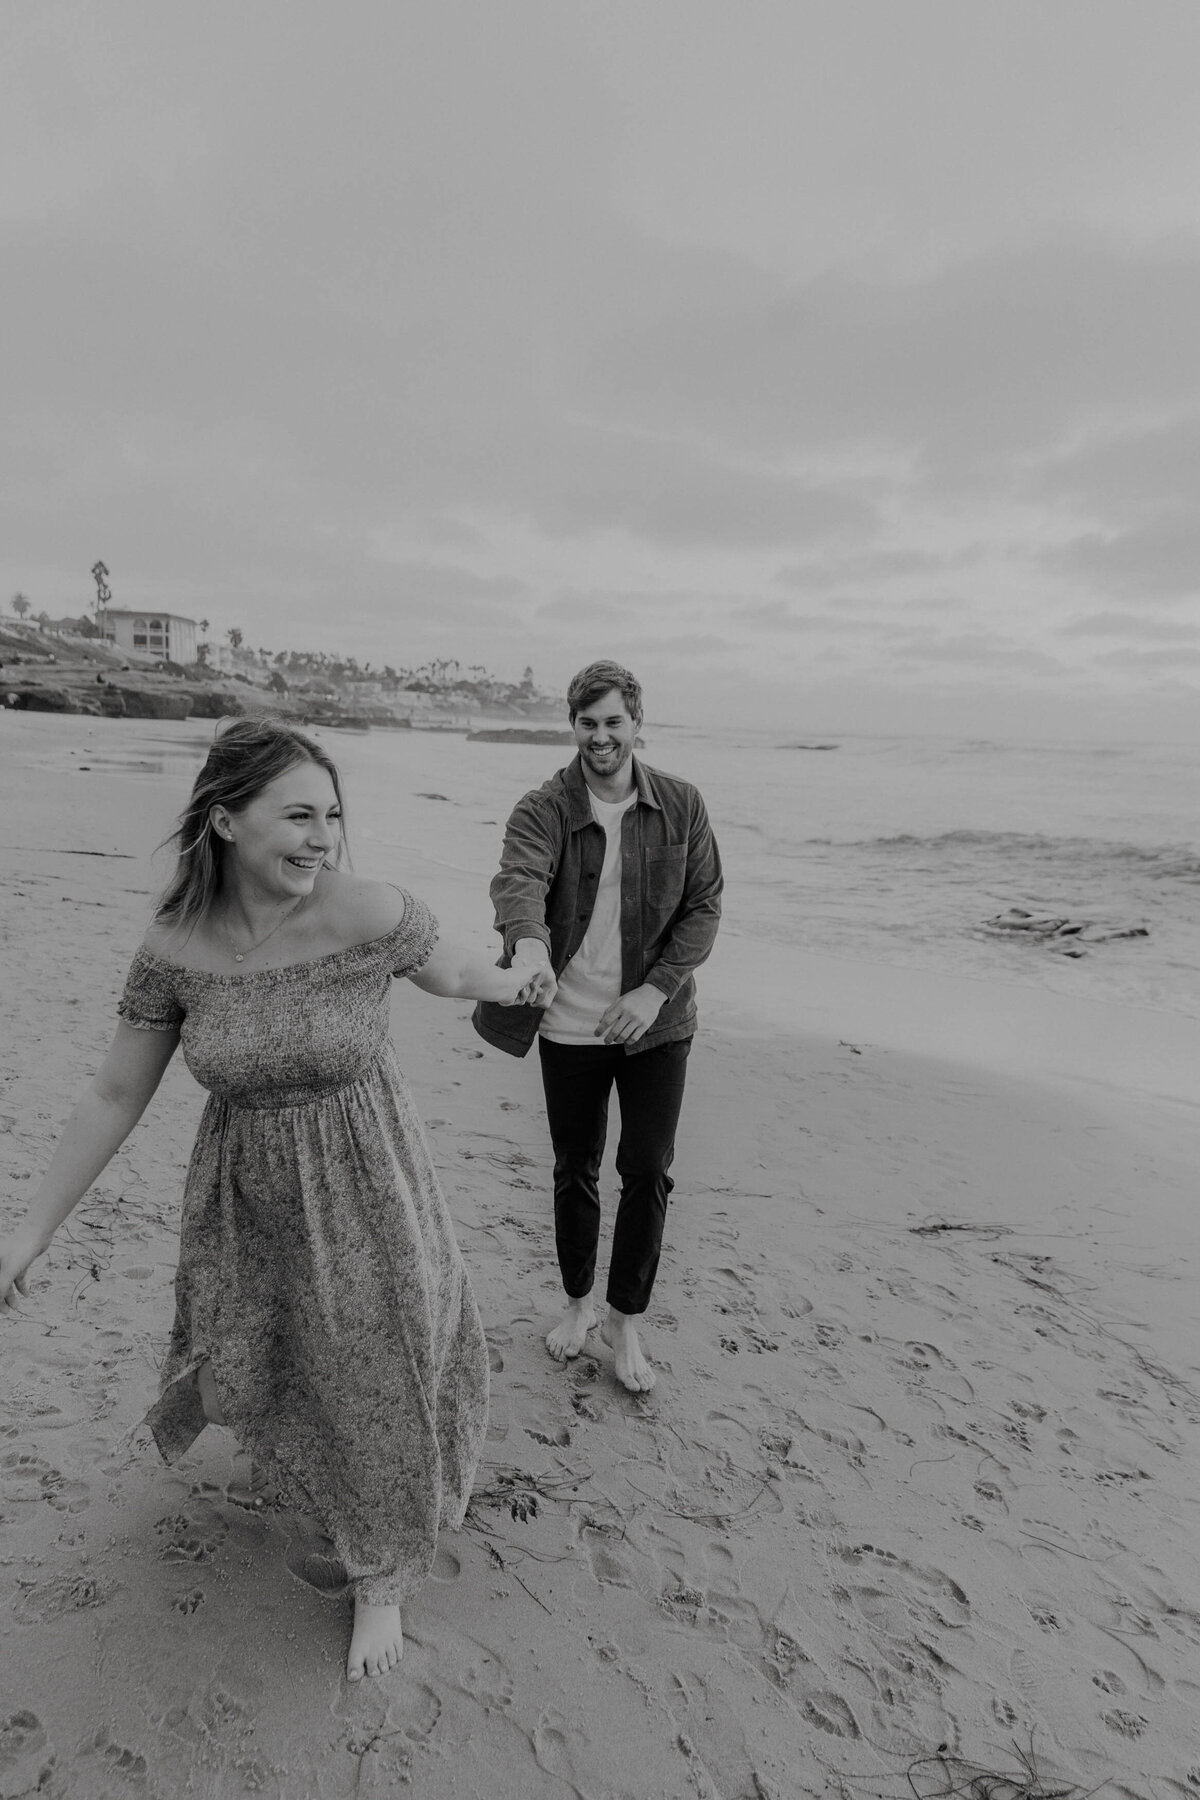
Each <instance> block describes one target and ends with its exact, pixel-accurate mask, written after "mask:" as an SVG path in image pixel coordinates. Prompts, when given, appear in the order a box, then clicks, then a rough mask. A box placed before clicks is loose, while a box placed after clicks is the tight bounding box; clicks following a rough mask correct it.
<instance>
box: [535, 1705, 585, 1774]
mask: <svg viewBox="0 0 1200 1800" xmlns="http://www.w3.org/2000/svg"><path fill="white" fill-rule="evenodd" d="M529 1741H530V1743H531V1744H532V1746H533V1753H534V1756H535V1757H536V1758H537V1763H538V1767H539V1768H540V1769H545V1771H546V1773H547V1774H548V1775H557V1776H558V1778H559V1780H560V1781H565V1782H566V1783H567V1784H568V1786H569V1787H570V1788H571V1789H572V1791H573V1792H576V1791H578V1790H577V1789H576V1786H575V1765H574V1762H573V1760H572V1756H571V1751H572V1748H573V1747H578V1748H580V1749H582V1750H586V1749H587V1747H588V1742H587V1739H586V1738H585V1737H584V1735H583V1733H582V1732H580V1731H577V1730H576V1729H575V1727H574V1726H573V1725H571V1724H570V1723H569V1721H568V1720H567V1719H565V1718H564V1717H563V1715H562V1714H561V1713H559V1712H544V1713H543V1714H542V1716H541V1718H540V1719H539V1720H538V1722H537V1724H536V1725H535V1726H534V1728H533V1730H532V1732H531V1733H530V1734H529Z"/></svg>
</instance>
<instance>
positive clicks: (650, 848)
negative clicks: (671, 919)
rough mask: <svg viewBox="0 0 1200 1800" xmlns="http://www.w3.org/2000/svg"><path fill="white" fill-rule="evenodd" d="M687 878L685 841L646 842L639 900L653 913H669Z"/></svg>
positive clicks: (678, 899) (678, 900)
mask: <svg viewBox="0 0 1200 1800" xmlns="http://www.w3.org/2000/svg"><path fill="white" fill-rule="evenodd" d="M686 879H687V845H686V844H647V845H646V847H645V848H644V849H643V851H642V900H643V902H644V904H645V905H646V907H647V908H649V910H650V911H651V912H654V913H673V912H674V911H675V909H676V907H677V906H678V905H679V903H680V901H681V900H682V899H683V889H684V883H685V881H686Z"/></svg>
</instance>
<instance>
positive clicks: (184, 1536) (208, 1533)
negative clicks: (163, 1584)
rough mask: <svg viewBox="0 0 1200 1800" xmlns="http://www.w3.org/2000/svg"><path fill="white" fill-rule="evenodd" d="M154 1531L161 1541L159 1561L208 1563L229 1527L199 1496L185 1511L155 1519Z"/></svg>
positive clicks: (208, 1501)
mask: <svg viewBox="0 0 1200 1800" xmlns="http://www.w3.org/2000/svg"><path fill="white" fill-rule="evenodd" d="M154 1529H155V1531H156V1532H157V1533H158V1534H159V1536H160V1537H161V1538H162V1539H163V1542H162V1544H161V1546H160V1548H159V1552H158V1556H159V1561H160V1562H173V1563H185V1562H186V1563H200V1562H208V1561H210V1559H211V1558H212V1557H213V1556H215V1554H216V1552H217V1550H218V1548H219V1547H220V1545H221V1544H222V1543H223V1541H224V1539H225V1538H226V1537H227V1536H228V1535H229V1526H228V1525H227V1524H226V1522H225V1520H224V1519H223V1518H222V1517H221V1515H220V1513H219V1512H218V1511H217V1509H216V1507H215V1506H214V1505H213V1504H212V1502H211V1501H210V1500H206V1499H204V1498H202V1497H200V1498H193V1499H192V1500H191V1501H190V1502H189V1504H188V1506H187V1507H186V1509H185V1510H182V1511H180V1512H177V1513H167V1514H165V1515H164V1517H163V1518H161V1519H156V1520H155V1521H154Z"/></svg>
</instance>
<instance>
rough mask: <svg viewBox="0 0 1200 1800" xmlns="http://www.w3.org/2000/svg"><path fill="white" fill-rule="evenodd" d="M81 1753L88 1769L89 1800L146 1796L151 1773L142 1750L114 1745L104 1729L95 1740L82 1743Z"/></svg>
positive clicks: (86, 1790) (101, 1729) (90, 1739)
mask: <svg viewBox="0 0 1200 1800" xmlns="http://www.w3.org/2000/svg"><path fill="white" fill-rule="evenodd" d="M77 1754H78V1756H79V1758H80V1760H81V1761H84V1762H85V1763H86V1766H87V1774H86V1775H85V1777H84V1791H85V1792H86V1794H87V1796H88V1800H131V1797H132V1796H136V1795H139V1794H145V1793H146V1791H147V1776H148V1773H149V1771H148V1769H147V1767H146V1759H145V1757H144V1756H143V1755H142V1754H141V1753H140V1751H137V1750H127V1749H126V1748H125V1746H124V1745H123V1744H114V1743H113V1742H112V1741H111V1740H110V1738H109V1735H108V1733H107V1731H105V1730H104V1728H103V1726H101V1728H100V1730H99V1731H98V1732H97V1733H96V1735H95V1737H92V1738H87V1739H85V1740H84V1742H83V1743H82V1744H80V1746H79V1750H78V1752H77ZM92 1758H95V1761H94V1762H93V1761H92V1760H91V1759H92Z"/></svg>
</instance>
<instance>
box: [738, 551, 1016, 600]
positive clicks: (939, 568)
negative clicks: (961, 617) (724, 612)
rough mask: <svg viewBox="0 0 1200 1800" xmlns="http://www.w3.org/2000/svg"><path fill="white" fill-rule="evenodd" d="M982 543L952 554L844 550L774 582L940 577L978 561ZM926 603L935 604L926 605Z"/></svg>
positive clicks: (798, 584)
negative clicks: (949, 571)
mask: <svg viewBox="0 0 1200 1800" xmlns="http://www.w3.org/2000/svg"><path fill="white" fill-rule="evenodd" d="M983 554H984V547H983V545H981V544H975V545H971V546H969V547H967V548H964V549H960V550H953V551H940V550H915V549H904V548H899V547H898V548H895V549H879V550H847V551H845V552H840V553H836V554H832V555H830V556H828V557H824V558H815V557H809V558H806V559H805V561H804V562H798V563H790V564H787V565H786V566H785V567H783V568H781V569H779V570H777V571H776V574H775V577H774V579H775V580H776V581H777V582H778V583H779V584H780V585H781V586H783V587H794V588H801V589H804V588H813V587H826V586H829V585H831V584H833V583H835V582H845V581H861V582H893V581H901V580H906V579H908V578H909V577H912V576H922V577H923V576H940V575H942V574H944V573H946V571H948V570H951V569H961V568H965V567H967V566H969V565H970V564H972V563H977V562H979V561H980V559H981V558H982V556H983ZM927 604H935V603H934V602H927ZM936 604H941V605H947V606H954V605H959V604H961V602H959V601H956V600H943V601H940V602H936Z"/></svg>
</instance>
